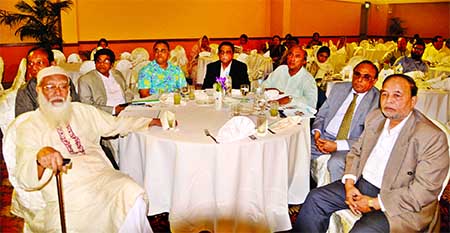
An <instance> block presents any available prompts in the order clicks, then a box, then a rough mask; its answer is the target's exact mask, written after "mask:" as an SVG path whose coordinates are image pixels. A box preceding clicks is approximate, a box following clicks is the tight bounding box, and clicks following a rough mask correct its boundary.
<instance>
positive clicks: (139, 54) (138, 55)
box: [131, 48, 150, 66]
mask: <svg viewBox="0 0 450 233" xmlns="http://www.w3.org/2000/svg"><path fill="white" fill-rule="evenodd" d="M149 59H150V55H149V53H148V51H147V50H146V49H144V48H135V49H133V51H131V63H133V66H136V65H137V64H139V63H141V62H143V61H148V60H149Z"/></svg>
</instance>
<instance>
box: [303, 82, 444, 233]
mask: <svg viewBox="0 0 450 233" xmlns="http://www.w3.org/2000/svg"><path fill="white" fill-rule="evenodd" d="M416 101H417V86H416V84H415V82H414V80H413V79H412V78H410V77H408V76H406V75H403V74H393V75H391V76H388V77H387V78H386V79H385V80H384V82H383V87H382V89H381V91H380V106H381V109H377V110H374V111H372V112H371V113H369V114H368V116H367V118H366V123H365V129H364V132H363V134H362V135H361V137H360V138H359V140H358V141H357V142H356V143H355V144H353V146H352V149H351V151H350V153H349V154H348V155H347V160H346V165H345V175H344V177H343V178H342V181H336V182H334V183H331V184H329V185H326V186H323V187H320V188H317V189H314V190H312V191H311V192H310V193H309V194H308V196H307V197H306V200H305V203H304V204H303V206H302V208H301V210H300V213H299V215H298V218H297V221H296V223H295V226H294V231H295V232H325V231H326V230H327V228H328V224H329V221H330V216H331V214H332V213H333V212H335V211H337V210H341V209H346V208H349V209H350V210H351V211H352V212H353V213H362V217H361V219H359V220H358V221H357V222H356V223H355V225H354V226H353V228H352V232H424V231H427V232H439V222H440V221H439V217H440V215H439V203H438V195H439V193H440V191H441V189H442V185H443V182H444V180H445V177H446V176H447V172H448V167H449V156H448V155H449V150H448V143H447V137H446V134H445V133H444V132H442V130H440V129H439V128H438V127H437V126H436V125H434V124H433V123H432V122H431V121H430V120H428V119H427V118H426V117H425V116H424V115H423V114H422V113H420V112H419V111H417V110H415V109H414V105H415V104H416Z"/></svg>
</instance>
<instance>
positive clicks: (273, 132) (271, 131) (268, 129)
mask: <svg viewBox="0 0 450 233" xmlns="http://www.w3.org/2000/svg"><path fill="white" fill-rule="evenodd" d="M267 131H269V132H270V133H271V134H277V133H275V131H273V130H271V129H270V128H267Z"/></svg>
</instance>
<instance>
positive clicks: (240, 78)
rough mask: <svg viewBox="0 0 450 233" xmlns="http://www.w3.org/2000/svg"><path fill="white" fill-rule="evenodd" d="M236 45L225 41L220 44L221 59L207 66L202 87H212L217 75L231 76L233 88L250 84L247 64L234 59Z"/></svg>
mask: <svg viewBox="0 0 450 233" xmlns="http://www.w3.org/2000/svg"><path fill="white" fill-rule="evenodd" d="M233 56H234V45H233V44H232V43H231V42H229V41H224V42H222V43H220V45H219V60H218V61H215V62H213V63H210V64H208V65H207V66H206V74H205V80H204V81H203V85H202V89H206V88H212V87H213V85H214V83H215V82H216V78H217V77H226V76H230V77H231V85H232V87H233V89H239V88H241V85H242V84H250V80H249V79H248V73H247V65H246V64H245V63H242V62H240V61H238V60H235V59H233Z"/></svg>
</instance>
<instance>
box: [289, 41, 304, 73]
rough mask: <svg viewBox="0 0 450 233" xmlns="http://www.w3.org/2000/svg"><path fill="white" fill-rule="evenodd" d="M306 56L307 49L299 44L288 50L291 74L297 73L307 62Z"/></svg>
mask: <svg viewBox="0 0 450 233" xmlns="http://www.w3.org/2000/svg"><path fill="white" fill-rule="evenodd" d="M306 57H307V53H306V51H305V50H303V49H302V48H301V47H300V46H298V45H295V46H293V47H291V48H290V49H289V50H288V53H287V66H288V69H289V74H290V75H291V76H293V75H295V74H296V73H297V72H298V71H299V70H300V69H301V68H302V67H303V66H304V65H305V64H306Z"/></svg>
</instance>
